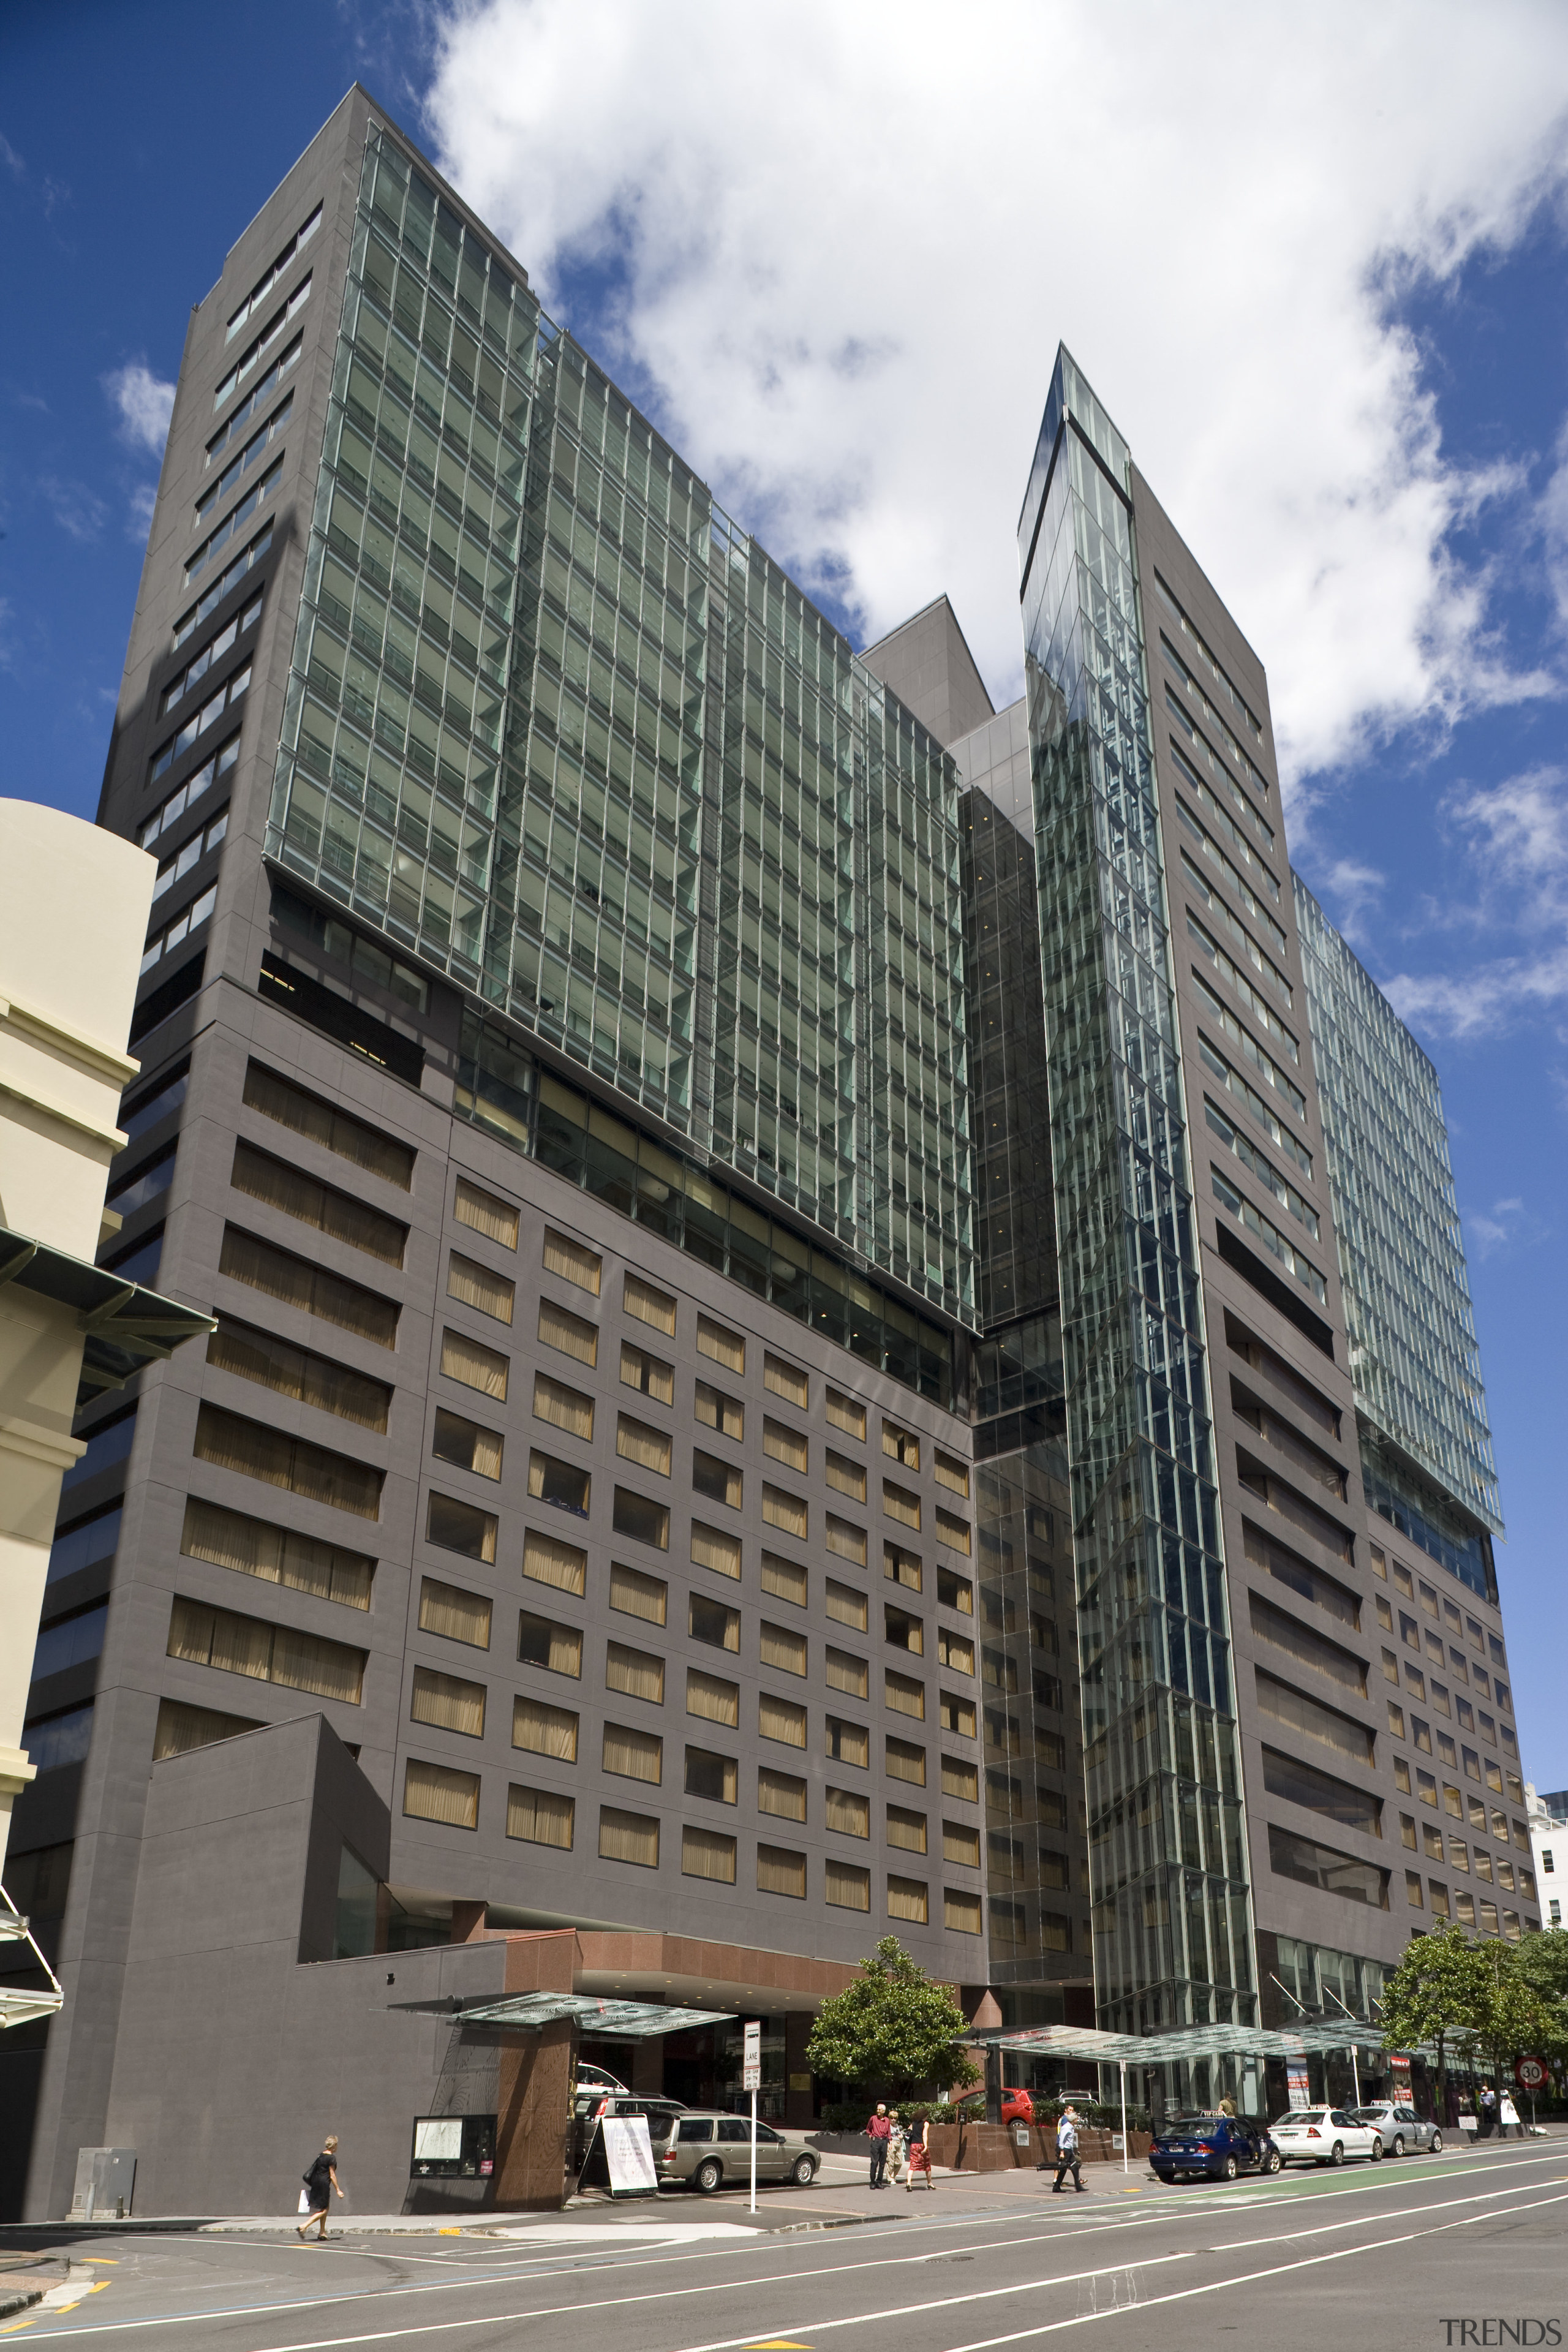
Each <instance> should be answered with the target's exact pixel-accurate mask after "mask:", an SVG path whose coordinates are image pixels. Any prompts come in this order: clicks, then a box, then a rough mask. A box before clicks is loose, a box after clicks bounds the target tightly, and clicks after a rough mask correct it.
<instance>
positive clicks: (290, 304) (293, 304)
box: [213, 271, 315, 409]
mask: <svg viewBox="0 0 1568 2352" xmlns="http://www.w3.org/2000/svg"><path fill="white" fill-rule="evenodd" d="M310 275H311V277H314V275H315V273H314V271H312V272H311V273H310ZM309 300H310V278H303V279H301V281H300V284H299V285H298V286H297V287H296V288H295V289H294V291H293V293H292V294H290V295H289V299H288V300H287V302H285V303H284V304H283V306H282V308H281V310H275V311H274V312H273V314H272V316H271V318H270V319H268V321H267V324H266V325H265V326H264V327H263V328H262V330H261V332H260V333H259V334H258V336H257V338H256V341H254V342H253V343H250V344H248V345H247V348H246V350H245V351H244V352H242V353H241V354H240V357H239V359H238V360H237V362H236V363H235V365H234V366H233V367H232V368H230V370H229V372H228V373H227V374H226V376H225V378H224V380H223V382H222V383H220V384H219V386H218V388H217V390H216V392H215V393H214V394H213V406H214V408H215V409H219V408H221V407H222V406H223V404H224V402H225V401H226V399H227V398H228V396H229V394H230V393H231V392H237V390H238V388H239V386H240V385H241V384H242V383H244V382H245V379H246V377H247V375H248V374H249V373H250V371H251V369H252V368H253V367H254V366H255V365H256V362H257V361H258V360H259V359H261V358H262V357H263V356H264V355H265V354H266V353H267V352H269V351H270V350H271V348H272V346H273V344H274V343H275V342H276V341H278V338H279V335H280V334H281V333H282V332H283V331H284V329H285V328H286V327H288V326H289V324H290V323H291V321H292V320H295V319H296V318H298V316H299V314H300V311H301V310H303V309H304V307H305V305H306V303H307V302H308V301H309Z"/></svg>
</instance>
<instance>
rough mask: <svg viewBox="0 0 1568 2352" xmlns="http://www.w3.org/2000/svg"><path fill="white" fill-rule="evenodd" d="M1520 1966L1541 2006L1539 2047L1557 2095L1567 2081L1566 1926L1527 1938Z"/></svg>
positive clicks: (1522, 1946)
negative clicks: (1552, 2077)
mask: <svg viewBox="0 0 1568 2352" xmlns="http://www.w3.org/2000/svg"><path fill="white" fill-rule="evenodd" d="M1519 1965H1520V1969H1521V1974H1522V1975H1523V1977H1524V1979H1525V1981H1526V1983H1527V1984H1528V1985H1529V1986H1530V1988H1531V1991H1532V1992H1533V1993H1534V1995H1535V1998H1536V2000H1537V2001H1538V2002H1539V2004H1540V2015H1539V2020H1538V2026H1539V2047H1538V2048H1534V2049H1533V2054H1534V2055H1535V2056H1536V2057H1539V2058H1544V2059H1545V2061H1546V2063H1547V2064H1548V2065H1549V2066H1550V2067H1551V2068H1552V2073H1553V2074H1555V2075H1556V2077H1557V2091H1558V2096H1559V2097H1560V2098H1561V2097H1562V2096H1563V2090H1564V2084H1565V2078H1568V1927H1548V1928H1547V1929H1545V1931H1544V1932H1543V1933H1542V1934H1541V1935H1539V1936H1527V1937H1525V1939H1524V1941H1523V1943H1522V1944H1521V1946H1520V1948H1519Z"/></svg>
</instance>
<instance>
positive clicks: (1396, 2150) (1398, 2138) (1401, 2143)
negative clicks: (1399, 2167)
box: [1388, 2132, 1405, 2156]
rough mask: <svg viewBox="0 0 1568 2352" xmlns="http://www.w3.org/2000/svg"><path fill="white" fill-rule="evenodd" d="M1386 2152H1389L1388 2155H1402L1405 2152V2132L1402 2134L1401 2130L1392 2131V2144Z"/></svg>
mask: <svg viewBox="0 0 1568 2352" xmlns="http://www.w3.org/2000/svg"><path fill="white" fill-rule="evenodd" d="M1388 2153H1389V2154H1390V2156H1403V2155H1404V2153H1405V2134H1404V2133H1403V2132H1395V2133H1394V2146H1393V2147H1391V2148H1390V2149H1389V2151H1388Z"/></svg>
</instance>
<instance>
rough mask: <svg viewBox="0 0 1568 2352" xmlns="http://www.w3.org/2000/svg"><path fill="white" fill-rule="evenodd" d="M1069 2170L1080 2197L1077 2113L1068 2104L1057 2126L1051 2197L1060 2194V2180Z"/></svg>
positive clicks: (1081, 2185)
mask: <svg viewBox="0 0 1568 2352" xmlns="http://www.w3.org/2000/svg"><path fill="white" fill-rule="evenodd" d="M1069 2172H1070V2173H1071V2174H1072V2185H1073V2187H1074V2189H1076V2190H1077V2191H1078V2193H1079V2196H1080V2197H1081V2196H1082V2195H1083V2193H1084V2187H1083V2176H1082V2174H1081V2173H1080V2172H1079V2162H1078V2113H1077V2110H1076V2109H1075V2108H1073V2107H1070V2106H1069V2107H1064V2108H1063V2109H1062V2115H1061V2121H1060V2122H1059V2123H1058V2126H1057V2177H1056V2180H1055V2182H1054V2183H1053V2185H1052V2188H1051V2195H1052V2196H1053V2197H1059V2196H1060V2195H1061V2193H1062V2182H1063V2180H1064V2179H1066V2178H1067V2175H1068V2173H1069Z"/></svg>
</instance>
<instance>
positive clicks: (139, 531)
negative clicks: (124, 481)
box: [125, 482, 158, 544]
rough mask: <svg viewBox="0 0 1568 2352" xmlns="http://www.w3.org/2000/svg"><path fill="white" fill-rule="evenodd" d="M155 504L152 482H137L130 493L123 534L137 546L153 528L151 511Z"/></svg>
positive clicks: (155, 489) (155, 487)
mask: <svg viewBox="0 0 1568 2352" xmlns="http://www.w3.org/2000/svg"><path fill="white" fill-rule="evenodd" d="M157 503H158V490H157V485H156V484H155V483H153V482H139V483H138V484H137V486H136V488H134V489H133V490H132V493H131V499H130V504H129V507H128V509H127V512H126V517H125V533H126V537H127V538H128V539H133V540H135V541H137V542H138V543H139V544H140V543H142V542H144V541H145V540H146V537H147V534H148V532H149V531H150V530H152V528H153V509H154V508H155V507H156V505H157Z"/></svg>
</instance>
